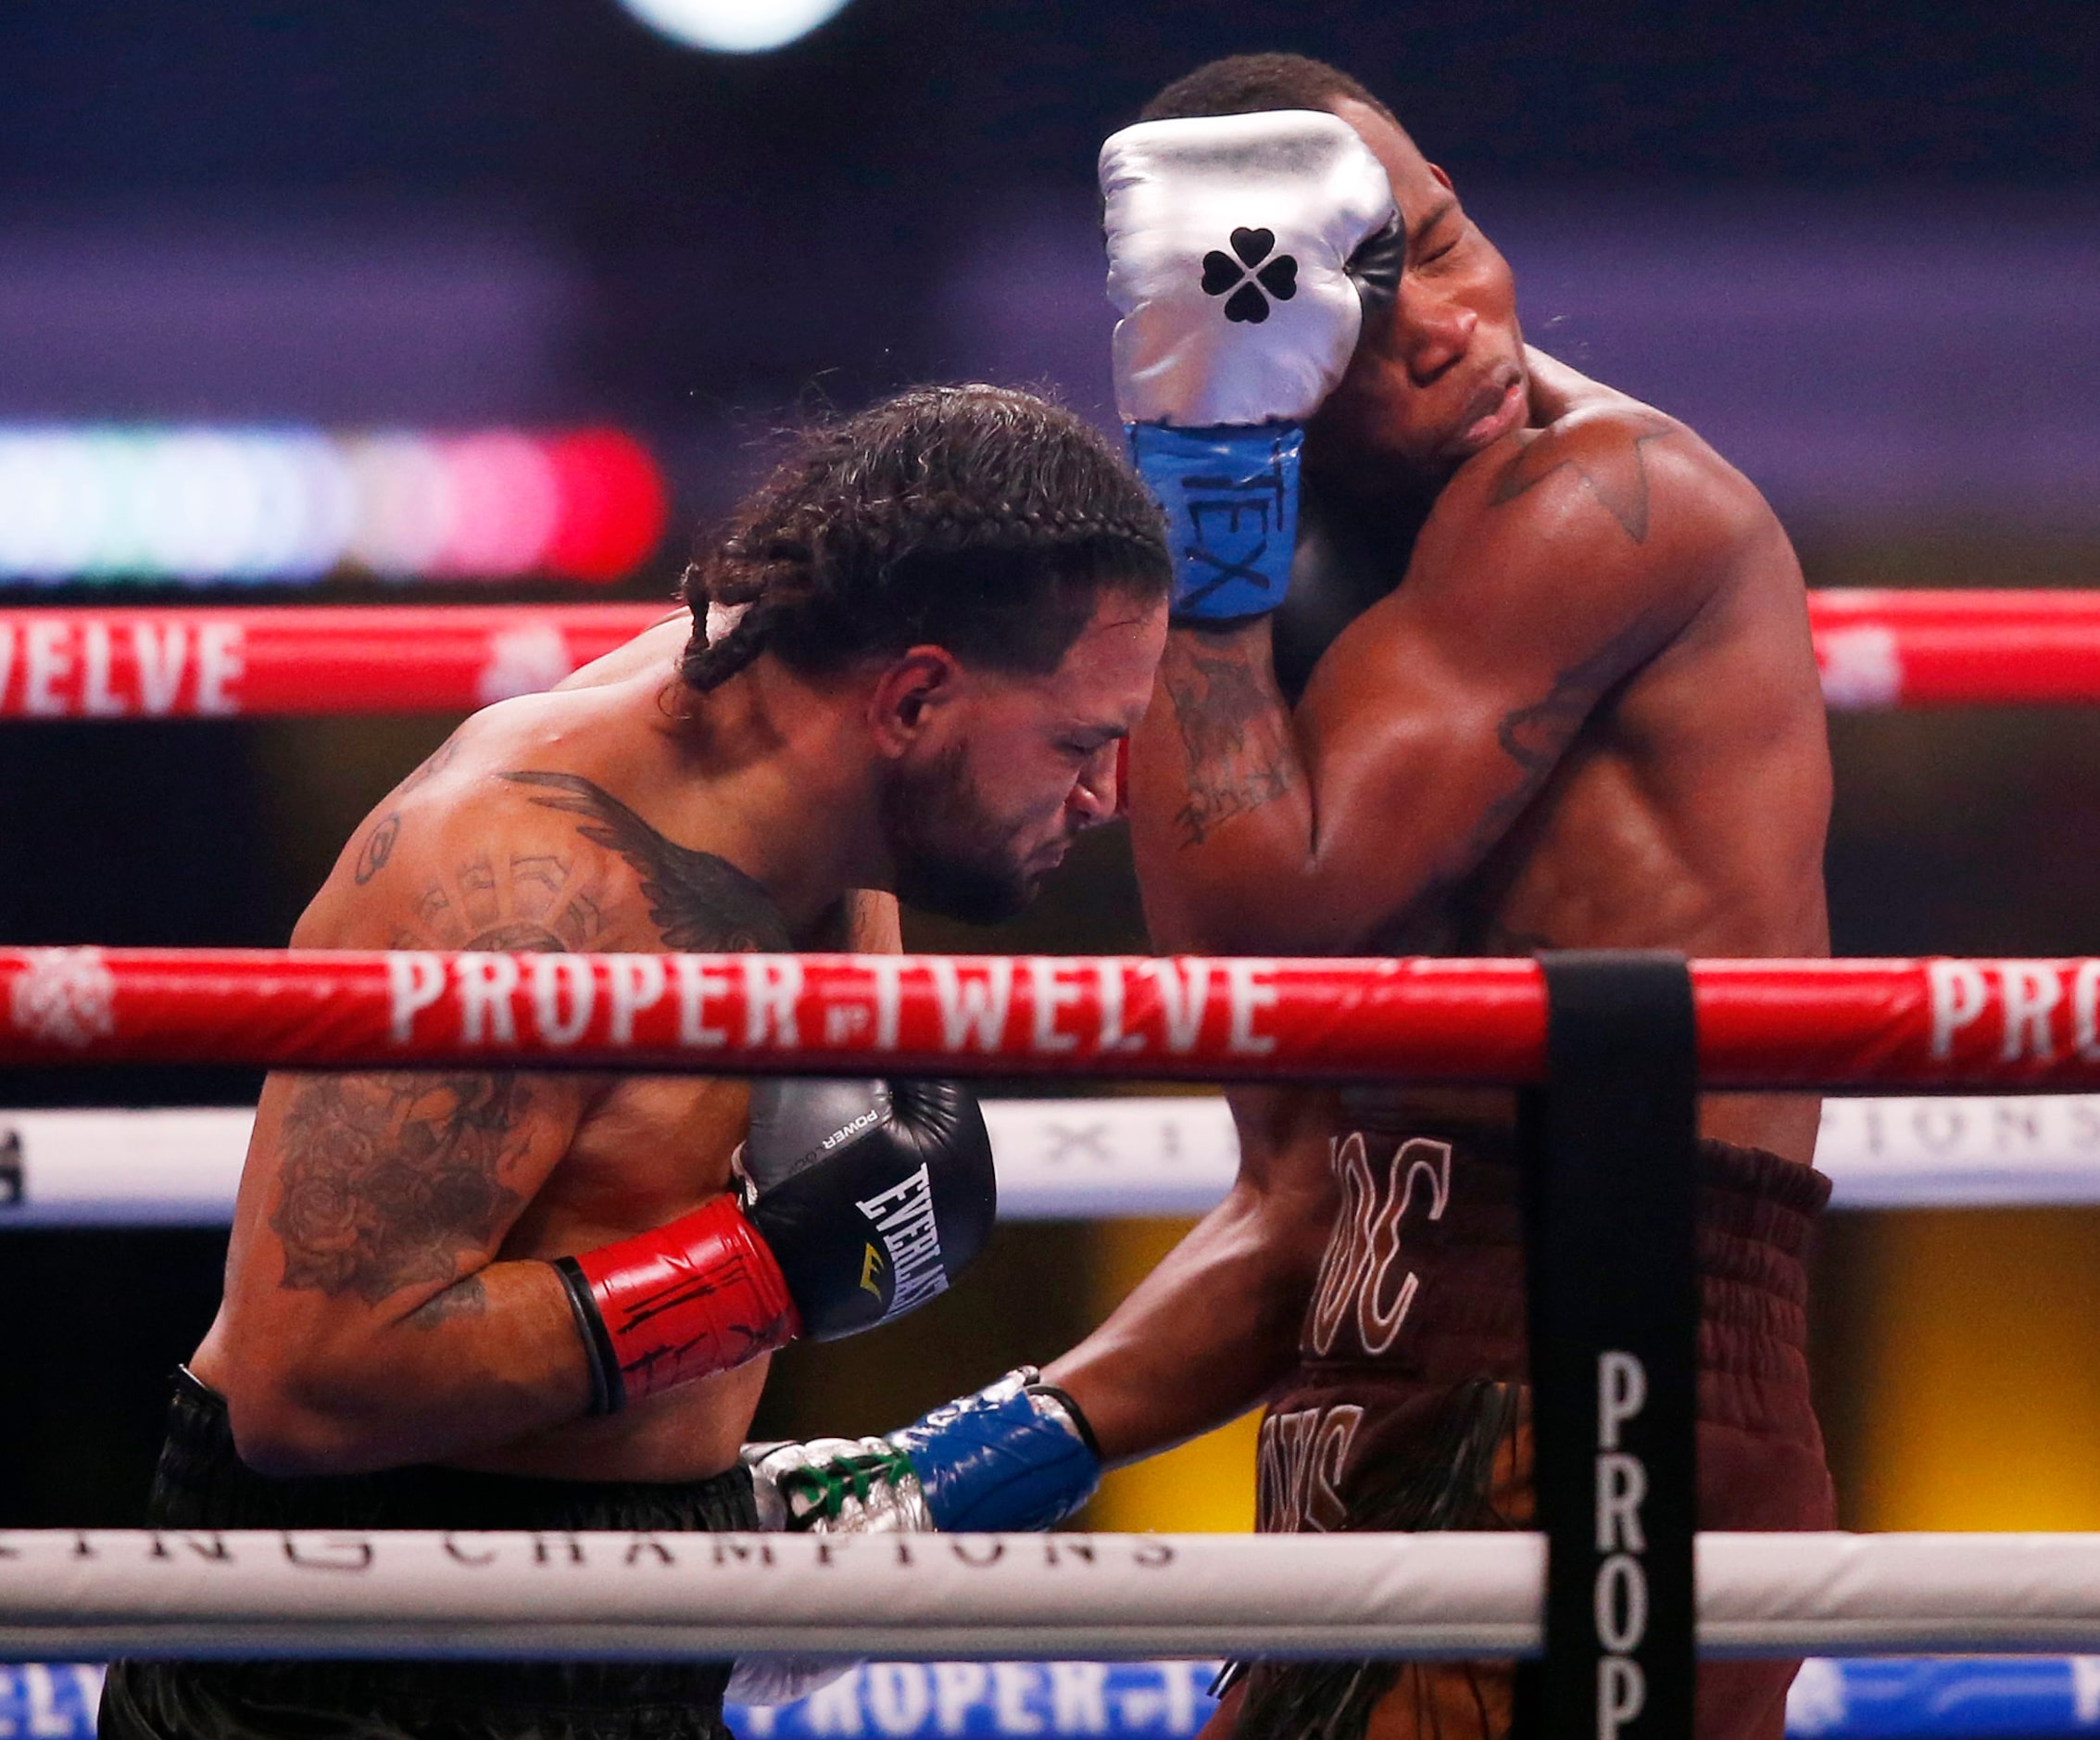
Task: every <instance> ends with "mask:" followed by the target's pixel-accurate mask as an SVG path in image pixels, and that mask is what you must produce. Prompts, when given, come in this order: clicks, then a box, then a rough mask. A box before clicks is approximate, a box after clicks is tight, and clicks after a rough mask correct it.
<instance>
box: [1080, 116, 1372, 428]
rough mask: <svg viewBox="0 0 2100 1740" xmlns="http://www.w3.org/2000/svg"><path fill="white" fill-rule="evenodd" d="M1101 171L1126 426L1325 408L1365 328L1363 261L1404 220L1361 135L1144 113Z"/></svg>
mask: <svg viewBox="0 0 2100 1740" xmlns="http://www.w3.org/2000/svg"><path fill="white" fill-rule="evenodd" d="M1100 180H1101V200H1102V211H1103V216H1102V228H1103V230H1104V232H1105V233H1106V237H1107V242H1108V260H1109V272H1108V296H1109V300H1110V301H1111V302H1112V303H1113V304H1114V305H1115V310H1116V312H1117V313H1118V314H1119V315H1121V316H1122V319H1121V320H1120V321H1118V322H1117V323H1116V328H1115V353H1114V361H1115V402H1116V409H1117V410H1118V411H1119V412H1120V413H1121V414H1122V417H1123V420H1124V421H1125V422H1134V423H1171V424H1173V425H1175V426H1176V427H1178V428H1184V429H1193V428H1204V427H1208V426H1211V425H1213V424H1220V423H1229V424H1251V423H1264V422H1303V421H1304V420H1305V419H1306V418H1308V417H1310V416H1311V415H1312V414H1313V413H1314V411H1315V410H1318V409H1319V406H1320V401H1321V400H1322V399H1324V398H1326V397H1327V395H1328V393H1330V392H1331V391H1333V390H1334V386H1335V384H1336V382H1338V381H1339V380H1340V379H1341V376H1342V372H1343V371H1344V370H1346V369H1347V368H1348V367H1349V359H1350V357H1351V356H1352V354H1353V352H1354V351H1355V348H1356V339H1357V334H1358V333H1359V332H1360V331H1361V329H1362V325H1363V315H1364V299H1363V293H1362V291H1361V290H1360V288H1359V284H1358V278H1357V276H1356V275H1354V274H1353V273H1352V260H1354V258H1355V257H1356V255H1357V252H1358V250H1359V249H1360V248H1363V247H1364V244H1365V243H1367V242H1370V241H1372V240H1373V238H1375V237H1377V236H1379V235H1380V233H1382V232H1384V231H1385V230H1386V229H1387V227H1388V226H1389V225H1391V224H1392V223H1393V221H1394V219H1395V217H1396V215H1397V214H1396V211H1395V208H1394V205H1393V196H1392V188H1391V185H1390V183H1388V181H1387V180H1386V172H1385V170H1384V168H1383V166H1382V165H1380V163H1379V162H1378V159H1377V158H1376V157H1374V156H1373V155H1372V152H1371V147H1370V146H1369V145H1365V144H1364V141H1363V140H1362V139H1361V138H1359V137H1358V136H1357V133H1356V131H1355V129H1354V128H1352V127H1351V126H1350V125H1349V123H1348V122H1347V121H1345V120H1341V119H1340V118H1339V116H1335V115H1329V114H1327V113H1325V112H1324V111H1321V110H1315V109H1278V110H1275V111H1272V112H1270V113H1267V114H1260V115H1223V116H1215V117H1203V118H1199V119H1196V120H1150V121H1142V122H1140V123H1139V124H1138V125H1137V126H1135V127H1125V129H1124V130H1123V131H1122V132H1119V133H1116V134H1114V135H1113V136H1112V137H1111V138H1110V139H1109V141H1108V143H1107V144H1105V145H1102V146H1101V155H1100ZM1359 270H1361V266H1360V265H1359Z"/></svg>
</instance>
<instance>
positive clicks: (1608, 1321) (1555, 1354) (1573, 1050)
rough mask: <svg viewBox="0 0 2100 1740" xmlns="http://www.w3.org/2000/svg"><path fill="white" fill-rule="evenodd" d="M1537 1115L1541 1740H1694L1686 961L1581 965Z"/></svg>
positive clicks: (1524, 1730)
mask: <svg viewBox="0 0 2100 1740" xmlns="http://www.w3.org/2000/svg"><path fill="white" fill-rule="evenodd" d="M1539 962H1540V966H1541V967H1542V968H1543V969H1544V972H1545V977H1546V999H1547V1038H1546V1081H1545V1085H1544V1087H1542V1088H1539V1089H1534V1090H1531V1091H1528V1092H1527V1093H1526V1094H1525V1095H1524V1096H1523V1105H1522V1111H1521V1114H1520V1116H1519V1135H1520V1141H1521V1144H1522V1147H1523V1151H1524V1162H1525V1169H1524V1236H1525V1272H1526V1281H1527V1285H1528V1290H1529V1300H1528V1304H1529V1328H1530V1340H1531V1397H1532V1401H1531V1410H1532V1411H1531V1418H1532V1431H1533V1444H1534V1446H1535V1462H1534V1467H1535V1477H1534V1479H1535V1490H1536V1492H1537V1494H1538V1514H1539V1526H1540V1528H1541V1529H1542V1530H1543V1531H1544V1532H1545V1535H1546V1550H1547V1571H1546V1646H1545V1653H1544V1657H1543V1658H1542V1659H1541V1660H1540V1661H1537V1662H1532V1663H1528V1664H1526V1665H1525V1667H1524V1669H1523V1670H1522V1671H1520V1672H1519V1675H1518V1680H1517V1722H1516V1732H1517V1733H1518V1734H1521V1735H1523V1736H1525V1740H1575V1737H1576V1736H1583V1737H1585V1740H1587V1737H1588V1736H1592V1735H1593V1736H1595V1740H1691V1720H1692V1686H1693V1671H1694V1645H1695V1637H1694V1625H1695V1595H1694V1589H1693V1582H1692V1562H1691V1557H1692V1539H1693V1532H1694V1530H1695V1528H1696V1527H1697V1507H1696V1492H1697V1451H1696V1445H1695V1443H1694V1437H1693V1428H1694V1421H1695V1419H1696V1416H1697V1406H1698V1395H1697V1381H1698V1371H1697V1360H1698V1325H1699V1279H1698V1273H1697V1269H1696V1267H1695V1262H1694V1249H1693V1240H1694V1227H1695V1219H1696V1214H1697V1206H1698V1189H1699V1179H1698V1047H1697V1036H1696V1032H1695V1028H1694V1023H1693V1016H1692V1002H1691V972H1690V970H1689V969H1688V967H1687V966H1686V964H1685V962H1684V960H1683V958H1682V957H1681V956H1679V955H1673V954H1662V953H1654V952H1645V951H1642V952H1632V951H1625V952H1618V951H1613V952H1564V953H1547V954H1541V955H1540V957H1539Z"/></svg>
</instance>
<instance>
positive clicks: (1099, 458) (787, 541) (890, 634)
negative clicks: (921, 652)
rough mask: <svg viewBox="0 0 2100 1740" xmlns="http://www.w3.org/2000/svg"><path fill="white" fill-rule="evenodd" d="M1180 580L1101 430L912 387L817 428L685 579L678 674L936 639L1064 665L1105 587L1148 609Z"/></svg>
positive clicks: (1160, 529) (1015, 405)
mask: <svg viewBox="0 0 2100 1740" xmlns="http://www.w3.org/2000/svg"><path fill="white" fill-rule="evenodd" d="M1172 580H1173V569H1172V564H1171V562H1170V561H1169V559H1168V555H1167V544H1166V526H1165V523H1164V521H1163V519H1162V517H1161V514H1160V511H1159V509H1158V507H1157V506H1156V505H1155V504H1154V503H1153V501H1152V498H1151V494H1150V493H1149V492H1148V491H1147V490H1146V488H1145V486H1144V485H1143V484H1142V483H1140V482H1139V481H1138V477H1137V475H1136V474H1135V473H1133V472H1132V471H1131V469H1130V467H1129V466H1128V465H1127V464H1126V463H1125V460H1124V459H1123V456H1122V454H1121V453H1120V452H1119V451H1118V450H1117V448H1115V446H1114V445H1113V443H1112V442H1111V441H1110V440H1109V439H1108V437H1107V436H1105V435H1102V434H1101V433H1100V431H1099V430H1097V429H1095V428H1093V427H1092V426H1091V425H1090V424H1088V423H1087V422H1083V421H1082V420H1081V419H1079V418H1078V417H1075V416H1074V415H1073V414H1072V413H1071V412H1070V411H1068V410H1063V409H1061V408H1060V407H1058V406H1055V405H1052V404H1050V403H1049V402H1048V401H1046V400H1044V399H1041V398H1038V397H1036V396H1035V395H1033V394H1030V393H1024V392H1019V391H1016V390H1014V389H1012V388H1009V387H999V386H984V385H964V386H929V387H917V388H914V389H912V391H910V392H906V393H900V394H899V395H898V396H897V397H893V398H888V399H885V400H884V401H882V402H881V403H879V404H876V405H874V406H871V407H869V408H868V409H867V410H862V411H860V412H858V413H856V414H855V415H852V416H849V417H843V418H839V419H836V420H834V421H830V422H824V423H821V424H819V425H818V426H816V427H815V428H813V429H811V430H810V431H808V432H807V433H806V434H804V435H802V436H801V437H800V438H799V441H798V443H797V445H796V447H795V448H794V450H793V451H792V452H791V453H790V454H789V455H788V456H787V458H786V459H785V460H783V461H782V462H781V463H780V464H779V465H778V466H777V467H776V468H775V469H774V470H773V473H772V475H771V476H769V477H768V478H767V479H766V480H765V482H764V483H762V484H761V485H760V486H759V487H758V488H757V490H755V491H754V492H753V493H752V494H751V495H750V496H749V497H748V498H746V499H745V501H744V502H743V503H742V504H741V505H740V506H739V507H738V509H737V510H736V513H735V514H734V515H733V516H732V518H731V520H730V523H729V524H728V526H727V528H726V530H725V531H724V533H723V536H722V537H721V538H720V539H719V541H718V542H717V543H716V544H715V546H714V547H713V548H711V549H710V550H709V551H707V552H706V553H705V554H703V555H702V556H701V557H700V558H699V559H698V561H695V562H693V564H692V565H691V566H690V567H688V568H687V569H686V571H685V583H684V586H683V587H682V588H681V590H682V595H683V596H684V598H685V602H686V604H687V605H688V606H689V607H690V608H691V610H692V612H693V637H692V639H691V640H690V641H689V642H688V643H687V645H686V648H685V655H684V657H683V659H682V661H681V662H680V666H679V669H680V673H681V675H683V676H684V678H685V682H686V683H687V684H688V685H689V686H690V687H693V688H695V689H697V690H699V691H701V692H702V693H705V692H706V691H708V690H710V689H712V688H714V687H717V686H718V685H720V684H722V683H723V682H726V681H727V680H728V679H729V678H730V677H732V676H734V675H736V673H737V672H738V671H741V670H742V669H744V667H745V666H747V665H748V664H749V663H750V662H751V661H752V660H753V659H755V658H757V657H758V656H759V654H760V653H761V652H770V653H772V654H773V655H774V656H775V657H777V658H779V659H780V660H781V661H782V662H785V663H786V664H787V665H788V666H789V667H791V668H793V669H798V670H802V671H808V672H817V671H825V670H836V669H839V668H842V667H844V666H845V665H847V664H849V663H850V662H853V661H855V660H857V659H860V658H863V657H867V656H870V655H877V654H895V653H898V652H901V651H903V650H904V649H906V648H908V647H912V646H920V645H927V644H931V645H937V646H941V647H945V648H947V649H949V651H950V652H952V653H954V654H955V655H956V657H958V658H959V659H962V661H963V662H965V663H973V662H975V663H984V664H988V665H991V666H994V667H997V668H1003V669H1008V670H1023V671H1029V672H1037V673H1043V672H1049V671H1054V670H1055V669H1056V668H1057V666H1058V664H1059V663H1060V662H1062V661H1063V657H1064V655H1065V653H1066V651H1068V650H1069V649H1070V648H1071V646H1072V644H1073V642H1074V641H1075V640H1076V639H1077V638H1078V637H1079V633H1080V631H1081V630H1082V629H1083V628H1084V627H1085V626H1086V625H1087V624H1088V621H1089V620H1090V619H1091V618H1092V616H1093V613H1094V610H1095V607H1096V604H1097V601H1098V599H1099V598H1100V595H1101V594H1102V593H1104V592H1107V593H1113V594H1115V595H1118V596H1123V597H1127V598H1130V599H1133V600H1135V601H1137V602H1138V603H1140V604H1150V603H1153V602H1157V601H1160V600H1163V599H1165V598H1166V596H1167V594H1168V591H1169V589H1170V587H1171V586H1172ZM710 607H711V612H712V614H713V617H714V619H715V620H714V632H713V633H712V635H711V637H710V622H709V618H710Z"/></svg>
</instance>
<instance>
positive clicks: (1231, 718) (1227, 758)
mask: <svg viewBox="0 0 2100 1740" xmlns="http://www.w3.org/2000/svg"><path fill="white" fill-rule="evenodd" d="M1171 656H1172V655H1170V657H1171ZM1165 681H1166V690H1167V695H1168V697H1169V698H1170V699H1171V700H1173V702H1174V718H1175V724H1176V725H1177V726H1179V728H1180V731H1181V743H1182V748H1183V750H1185V751H1186V752H1187V756H1188V801H1186V802H1184V803H1183V804H1182V806H1181V808H1180V810H1179V811H1177V812H1176V814H1175V818H1174V826H1175V830H1176V833H1177V834H1178V835H1179V836H1180V840H1181V844H1182V845H1184V846H1200V845H1201V844H1202V843H1203V841H1204V840H1205V839H1206V838H1209V837H1210V835H1211V834H1212V833H1213V832H1214V831H1215V830H1216V829H1217V828H1219V827H1221V826H1224V825H1225V824H1226V822H1229V821H1231V820H1232V819H1233V818H1234V817H1235V816H1239V815H1245V814H1246V813H1249V812H1250V811H1252V810H1258V809H1260V808H1261V807H1262V806H1263V805H1264V803H1268V802H1271V801H1274V800H1276V799H1277V798H1280V797H1282V796H1283V795H1284V794H1285V793H1286V792H1288V791H1289V790H1290V788H1292V787H1293V786H1295V785H1296V784H1297V783H1298V770H1297V768H1296V767H1295V766H1294V765H1293V763H1292V759H1291V753H1290V746H1289V742H1288V740H1287V737H1286V734H1287V733H1288V732H1289V714H1288V713H1286V712H1285V711H1284V706H1283V699H1282V697H1281V696H1280V695H1278V694H1277V693H1276V687H1275V685H1274V684H1273V683H1270V682H1267V681H1264V677H1263V674H1262V673H1260V672H1258V671H1256V670H1255V669H1254V668H1253V667H1252V666H1251V665H1250V664H1249V663H1247V662H1246V661H1245V660H1243V659H1240V658H1239V657H1237V656H1235V655H1233V654H1230V653H1226V654H1223V655H1216V654H1206V653H1204V652H1202V651H1200V650H1197V649H1193V648H1191V649H1189V650H1188V652H1187V653H1186V655H1185V656H1183V657H1181V658H1177V659H1175V660H1174V668H1173V669H1171V670H1169V671H1168V672H1167V673H1166V674H1165Z"/></svg>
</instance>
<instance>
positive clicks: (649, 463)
mask: <svg viewBox="0 0 2100 1740" xmlns="http://www.w3.org/2000/svg"><path fill="white" fill-rule="evenodd" d="M547 458H548V459H549V460H551V461H552V462H553V465H554V475H555V480H556V486H557V493H558V496H559V498H560V508H559V510H558V511H557V514H556V517H555V524H554V536H552V537H551V538H550V539H548V541H547V555H546V558H545V565H546V567H547V571H548V572H549V573H552V574H560V575H563V576H566V577H568V578H570V579H575V580H596V581H608V580H617V579H619V578H620V577H621V576H622V575H623V574H631V573H633V572H634V570H635V568H636V567H638V566H639V565H640V564H641V563H642V562H643V561H646V560H647V559H648V557H649V555H650V554H651V553H653V552H654V550H655V549H656V548H657V546H658V545H659V544H660V543H661V542H662V541H663V531H664V526H665V523H667V521H668V519H669V513H670V503H669V499H668V497H667V492H666V491H665V488H664V484H663V477H662V474H661V473H660V472H658V470H657V468H656V461H655V460H652V459H651V458H650V457H649V455H648V450H647V449H646V448H643V447H642V445H641V444H640V443H639V442H637V441H635V439H634V438H633V437H632V436H630V435H622V434H621V433H620V432H619V431H618V430H616V429H584V430H579V431H577V432H576V433H575V434H573V435H560V436H557V437H555V438H554V439H552V440H550V441H548V442H547Z"/></svg>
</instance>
